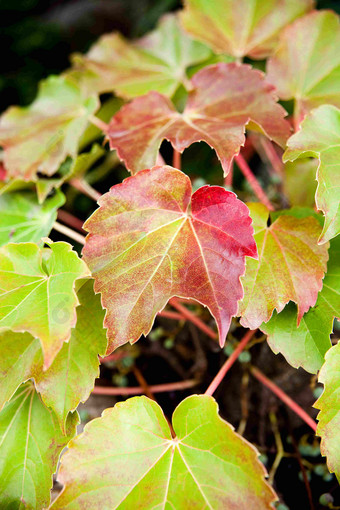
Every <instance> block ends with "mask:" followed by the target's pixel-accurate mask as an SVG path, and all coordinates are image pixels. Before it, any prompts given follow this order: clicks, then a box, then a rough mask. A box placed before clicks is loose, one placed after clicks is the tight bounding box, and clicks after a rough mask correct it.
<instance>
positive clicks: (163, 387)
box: [92, 379, 199, 395]
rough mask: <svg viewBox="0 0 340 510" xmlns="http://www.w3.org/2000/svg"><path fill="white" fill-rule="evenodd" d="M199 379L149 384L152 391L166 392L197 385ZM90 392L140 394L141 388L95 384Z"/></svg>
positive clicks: (98, 393)
mask: <svg viewBox="0 0 340 510" xmlns="http://www.w3.org/2000/svg"><path fill="white" fill-rule="evenodd" d="M198 384H199V381H197V380H196V379H187V380H186V381H179V382H173V383H166V384H153V385H151V386H149V390H150V391H151V392H152V393H166V392H168V391H178V390H186V389H188V388H193V387H194V386H197V385H198ZM92 393H94V394H96V395H142V394H143V393H144V390H143V388H141V387H140V386H130V387H129V388H111V387H107V386H95V387H94V388H93V391H92Z"/></svg>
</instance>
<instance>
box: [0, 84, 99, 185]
mask: <svg viewBox="0 0 340 510" xmlns="http://www.w3.org/2000/svg"><path fill="white" fill-rule="evenodd" d="M98 106H99V102H98V99H97V98H96V96H91V97H87V96H86V95H85V94H84V93H83V92H82V90H81V88H80V87H79V86H78V85H77V84H76V83H75V82H74V81H72V80H71V79H70V78H68V77H63V76H59V77H58V76H50V77H49V78H47V80H45V81H43V82H41V84H40V87H39V91H38V95H37V98H36V99H35V101H34V102H33V103H32V104H31V105H30V106H27V107H25V108H21V107H17V106H12V107H11V108H9V109H8V110H7V111H6V112H5V113H4V114H3V115H2V117H1V124H0V145H1V146H2V147H3V149H4V166H5V168H6V171H7V175H8V178H12V179H13V178H20V179H23V180H25V181H30V180H33V181H36V180H37V179H38V176H37V174H38V172H39V173H41V174H45V175H48V176H51V175H53V174H54V173H55V172H56V171H57V170H58V168H59V166H60V165H61V163H62V162H63V161H64V160H65V159H66V157H67V156H71V157H73V158H74V157H76V155H77V151H78V143H79V140H80V137H81V135H82V134H83V132H84V130H85V128H86V125H87V122H88V116H89V115H90V114H92V113H94V111H95V110H96V109H97V108H98Z"/></svg>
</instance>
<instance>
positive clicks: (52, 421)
mask: <svg viewBox="0 0 340 510" xmlns="http://www.w3.org/2000/svg"><path fill="white" fill-rule="evenodd" d="M77 422H78V416H77V413H74V414H70V415H69V417H68V420H67V425H66V432H65V435H63V434H62V432H61V430H60V427H59V424H58V420H57V418H56V416H55V414H54V413H53V411H51V410H50V409H48V408H47V407H46V406H45V405H44V404H43V403H42V401H41V399H40V397H39V395H38V394H37V393H36V391H35V389H34V386H33V384H32V383H31V382H28V383H26V384H24V385H22V386H20V388H19V389H18V391H17V392H16V394H15V395H14V396H13V398H12V399H11V400H10V402H8V404H6V406H5V407H4V408H3V410H2V411H1V413H0V508H2V509H11V510H12V509H13V510H16V509H18V510H24V509H25V508H26V509H27V508H28V509H30V510H40V509H42V508H47V507H48V506H49V502H50V490H51V488H52V485H53V480H52V475H53V473H55V471H56V469H57V463H58V459H59V455H60V453H61V451H62V449H63V448H64V446H66V445H67V443H68V441H69V440H70V439H71V438H72V437H73V436H74V435H75V431H76V425H77Z"/></svg>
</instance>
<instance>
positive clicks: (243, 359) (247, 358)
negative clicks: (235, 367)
mask: <svg viewBox="0 0 340 510" xmlns="http://www.w3.org/2000/svg"><path fill="white" fill-rule="evenodd" d="M238 360H239V361H240V362H241V363H249V361H250V360H251V354H250V352H249V351H243V352H241V354H240V355H239V357H238Z"/></svg>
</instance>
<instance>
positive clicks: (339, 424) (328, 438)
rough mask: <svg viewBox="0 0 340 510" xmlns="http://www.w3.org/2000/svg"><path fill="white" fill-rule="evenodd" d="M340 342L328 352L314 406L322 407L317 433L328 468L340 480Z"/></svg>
mask: <svg viewBox="0 0 340 510" xmlns="http://www.w3.org/2000/svg"><path fill="white" fill-rule="evenodd" d="M339 367H340V342H339V343H338V344H337V345H334V347H332V348H331V349H330V350H329V351H328V352H327V354H326V361H325V363H324V364H323V366H322V368H321V371H320V374H319V382H321V383H322V384H323V385H324V391H323V393H322V395H321V397H320V398H319V399H318V400H317V401H316V402H315V404H314V406H315V407H316V408H317V409H320V412H319V414H318V420H319V423H318V428H317V430H316V433H317V434H318V435H319V436H321V453H322V455H325V456H326V457H327V464H328V468H329V470H330V471H331V472H333V473H335V474H336V476H337V477H338V479H339V481H340V398H339V394H340V371H339Z"/></svg>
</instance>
